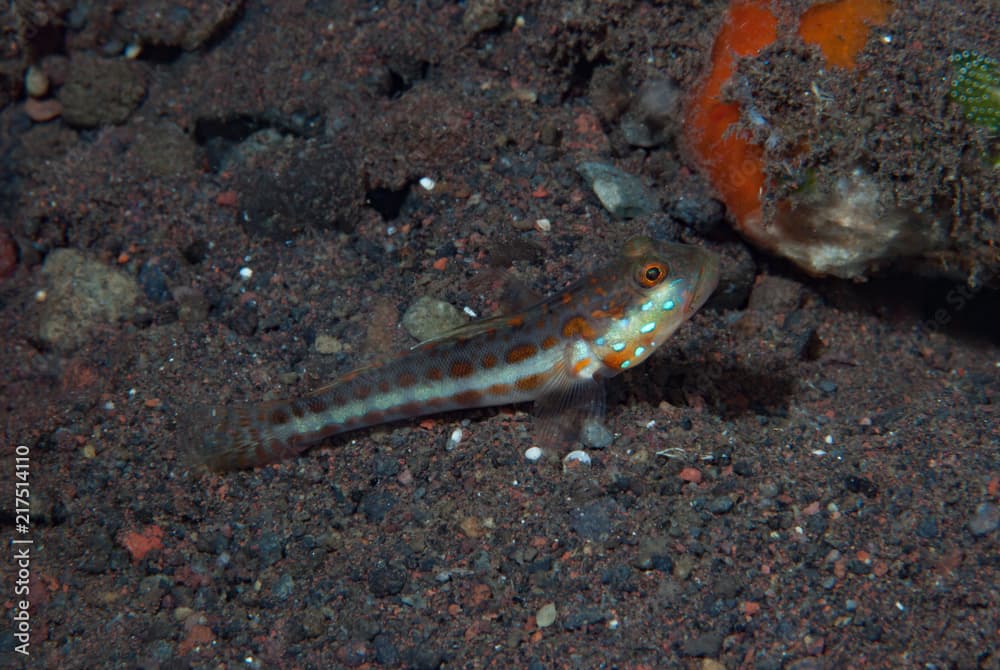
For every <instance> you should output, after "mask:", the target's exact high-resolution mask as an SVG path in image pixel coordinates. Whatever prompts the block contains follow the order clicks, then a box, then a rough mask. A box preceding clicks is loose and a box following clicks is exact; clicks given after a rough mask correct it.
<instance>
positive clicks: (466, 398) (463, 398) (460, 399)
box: [451, 390, 483, 405]
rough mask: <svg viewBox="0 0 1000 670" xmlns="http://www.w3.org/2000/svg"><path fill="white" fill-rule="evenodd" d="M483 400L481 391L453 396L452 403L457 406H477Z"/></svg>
mask: <svg viewBox="0 0 1000 670" xmlns="http://www.w3.org/2000/svg"><path fill="white" fill-rule="evenodd" d="M482 399H483V395H482V394H481V393H480V392H479V391H472V390H470V391H459V392H458V393H456V394H455V395H453V396H451V400H452V402H454V403H455V404H457V405H476V404H478V403H479V402H480V401H481V400H482Z"/></svg>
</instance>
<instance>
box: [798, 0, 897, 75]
mask: <svg viewBox="0 0 1000 670" xmlns="http://www.w3.org/2000/svg"><path fill="white" fill-rule="evenodd" d="M890 12H892V3H891V2H888V1H887V0H837V1H836V2H826V3H823V4H821V5H814V6H813V7H810V8H809V9H807V10H806V11H805V12H803V13H802V18H801V19H800V20H799V36H800V37H802V40H803V41H804V42H806V43H807V44H815V45H816V46H818V47H819V48H820V50H821V51H822V52H823V56H825V57H826V60H827V61H828V62H829V63H830V64H831V65H836V66H837V67H842V68H845V69H848V70H850V69H853V68H854V66H855V65H856V64H857V59H858V54H859V53H861V50H862V49H863V48H864V46H865V42H866V41H868V31H869V30H870V29H871V27H872V26H881V25H884V24H885V22H886V20H887V19H888V18H889V13H890Z"/></svg>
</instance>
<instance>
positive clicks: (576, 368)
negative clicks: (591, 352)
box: [573, 358, 591, 375]
mask: <svg viewBox="0 0 1000 670" xmlns="http://www.w3.org/2000/svg"><path fill="white" fill-rule="evenodd" d="M590 364H591V359H590V358H582V359H580V360H578V361H577V362H576V363H575V364H574V365H573V374H574V375H579V374H580V373H581V372H582V371H583V370H585V369H586V368H587V366H589V365H590Z"/></svg>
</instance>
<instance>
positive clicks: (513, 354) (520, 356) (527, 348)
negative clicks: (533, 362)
mask: <svg viewBox="0 0 1000 670" xmlns="http://www.w3.org/2000/svg"><path fill="white" fill-rule="evenodd" d="M537 353H538V347H536V346H535V345H533V344H520V345H518V346H516V347H514V348H513V349H511V350H510V351H508V352H507V355H506V356H505V358H506V360H507V362H508V363H512V364H513V363H520V362H522V361H525V360H527V359H529V358H531V357H532V356H534V355H535V354H537Z"/></svg>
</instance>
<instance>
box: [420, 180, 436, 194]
mask: <svg viewBox="0 0 1000 670" xmlns="http://www.w3.org/2000/svg"><path fill="white" fill-rule="evenodd" d="M420 185H421V186H422V187H423V189H424V190H425V191H433V190H434V187H435V186H437V182H436V181H434V180H433V179H431V178H430V177H421V178H420Z"/></svg>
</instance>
